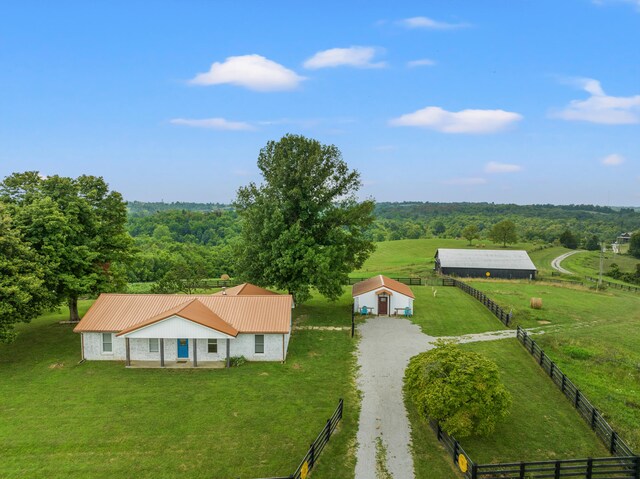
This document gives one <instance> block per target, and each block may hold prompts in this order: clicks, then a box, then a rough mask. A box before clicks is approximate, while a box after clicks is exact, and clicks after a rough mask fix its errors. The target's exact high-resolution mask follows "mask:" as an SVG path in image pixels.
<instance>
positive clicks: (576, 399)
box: [517, 326, 633, 456]
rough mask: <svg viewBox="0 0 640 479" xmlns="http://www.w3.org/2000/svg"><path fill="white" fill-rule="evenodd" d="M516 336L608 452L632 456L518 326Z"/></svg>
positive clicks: (604, 421)
mask: <svg viewBox="0 0 640 479" xmlns="http://www.w3.org/2000/svg"><path fill="white" fill-rule="evenodd" d="M517 338H518V340H519V341H520V342H521V343H522V345H523V346H524V348H525V349H526V350H527V351H529V353H530V354H531V355H532V356H533V357H534V358H535V359H536V361H537V363H538V364H539V365H540V367H541V368H542V369H543V370H544V371H545V372H546V373H547V375H548V376H549V377H550V378H551V380H552V381H553V382H554V383H555V384H556V386H558V388H559V389H560V390H561V391H562V393H563V394H564V395H565V396H566V397H567V398H568V399H569V400H570V401H571V402H572V403H573V405H574V407H575V408H576V409H577V410H578V412H579V413H580V415H581V416H582V417H583V418H584V420H585V421H587V423H588V424H589V425H590V426H591V429H593V431H594V432H595V433H596V434H597V436H598V437H599V438H600V439H601V440H602V442H604V444H605V446H607V448H608V449H609V452H610V453H611V454H613V455H616V456H633V451H632V450H631V448H630V447H629V446H628V445H627V443H625V442H624V441H623V440H622V439H621V438H620V436H619V435H618V433H616V432H615V431H614V430H613V428H612V427H611V426H610V425H609V423H608V422H607V421H606V420H605V419H604V418H603V417H602V414H601V413H600V412H599V411H598V410H597V409H596V408H595V407H594V406H593V405H592V404H591V402H590V401H589V400H588V399H587V398H586V397H585V395H584V394H583V393H582V391H580V389H579V388H578V387H577V386H576V385H575V384H574V383H573V382H572V381H571V380H570V379H569V378H568V377H567V376H566V375H565V374H564V373H563V372H562V371H561V370H560V368H559V367H558V366H557V365H556V363H554V362H553V361H551V359H549V357H548V356H547V355H546V354H545V352H544V351H543V350H542V348H540V346H538V343H536V342H535V341H534V340H533V339H531V337H530V336H529V334H528V333H527V332H526V331H525V330H524V329H522V328H521V327H520V326H518V330H517Z"/></svg>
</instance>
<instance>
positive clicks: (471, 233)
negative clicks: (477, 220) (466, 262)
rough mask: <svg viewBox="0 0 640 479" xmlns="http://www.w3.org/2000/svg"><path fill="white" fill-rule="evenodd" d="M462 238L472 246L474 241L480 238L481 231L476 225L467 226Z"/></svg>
mask: <svg viewBox="0 0 640 479" xmlns="http://www.w3.org/2000/svg"><path fill="white" fill-rule="evenodd" d="M462 237H463V238H464V239H466V240H467V241H468V242H469V245H471V244H472V243H473V240H474V239H478V238H480V229H479V228H478V227H477V226H476V225H469V226H466V227H465V228H464V229H463V230H462Z"/></svg>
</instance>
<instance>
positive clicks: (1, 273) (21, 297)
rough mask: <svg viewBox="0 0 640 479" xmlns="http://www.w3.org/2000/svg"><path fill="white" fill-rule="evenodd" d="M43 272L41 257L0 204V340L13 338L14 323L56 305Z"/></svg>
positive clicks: (26, 320) (30, 317)
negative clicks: (22, 235)
mask: <svg viewBox="0 0 640 479" xmlns="http://www.w3.org/2000/svg"><path fill="white" fill-rule="evenodd" d="M45 273H46V266H45V264H44V262H43V261H42V258H41V257H40V256H39V255H38V253H37V252H36V251H35V250H34V249H33V248H32V247H31V246H30V245H29V244H28V243H26V242H24V241H23V239H22V237H21V235H20V232H19V231H17V230H16V229H15V228H14V227H13V224H12V219H11V217H10V215H9V209H8V208H7V207H6V206H5V205H3V204H2V203H0V298H2V300H1V301H0V342H9V341H11V340H12V339H13V338H14V337H15V331H14V324H15V323H19V322H28V321H30V320H32V319H33V318H35V317H36V316H38V315H39V314H41V313H42V312H43V311H45V310H46V309H47V308H49V307H52V306H53V305H54V304H55V297H54V295H53V294H52V292H51V291H49V290H47V288H46V286H45V276H46V274H45Z"/></svg>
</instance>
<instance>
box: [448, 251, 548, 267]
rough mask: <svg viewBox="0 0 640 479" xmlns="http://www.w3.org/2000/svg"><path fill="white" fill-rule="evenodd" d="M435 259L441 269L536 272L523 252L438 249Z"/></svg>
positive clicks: (531, 262)
mask: <svg viewBox="0 0 640 479" xmlns="http://www.w3.org/2000/svg"><path fill="white" fill-rule="evenodd" d="M436 258H437V259H438V260H439V261H440V267H442V268H478V269H517V270H527V271H536V267H535V265H534V264H533V261H531V258H529V255H528V254H527V252H526V251H524V250H496V249H448V248H439V249H438V251H436Z"/></svg>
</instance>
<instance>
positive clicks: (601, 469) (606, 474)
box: [472, 456, 640, 479]
mask: <svg viewBox="0 0 640 479" xmlns="http://www.w3.org/2000/svg"><path fill="white" fill-rule="evenodd" d="M476 471H477V472H476V475H475V476H472V477H473V479H476V478H477V479H497V478H500V479H528V478H532V479H533V478H543V477H545V478H555V479H562V478H567V477H571V478H585V479H611V478H615V479H636V478H637V477H638V473H639V471H640V457H637V456H636V457H600V458H587V459H564V460H560V461H535V462H512V463H504V464H478V465H477V466H476Z"/></svg>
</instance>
